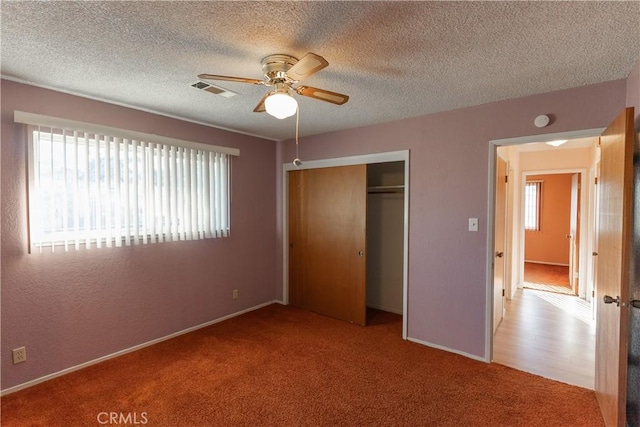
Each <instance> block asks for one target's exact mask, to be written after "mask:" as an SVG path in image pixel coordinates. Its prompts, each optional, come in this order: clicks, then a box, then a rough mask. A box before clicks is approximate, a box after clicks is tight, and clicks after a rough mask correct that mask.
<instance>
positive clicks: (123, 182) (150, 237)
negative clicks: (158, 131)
mask: <svg viewBox="0 0 640 427" xmlns="http://www.w3.org/2000/svg"><path fill="white" fill-rule="evenodd" d="M24 114H27V113H24ZM16 121H17V120H16ZM32 121H37V120H32ZM67 124H68V123H67ZM64 125H65V123H61V125H60V126H52V125H50V124H47V125H42V124H35V125H34V124H30V125H29V126H28V135H29V162H28V167H29V228H30V230H29V231H30V233H29V234H30V241H31V245H32V246H35V247H39V248H40V250H42V247H44V246H47V247H48V246H50V247H51V250H52V251H54V250H55V246H56V245H64V249H65V250H69V248H70V247H75V249H79V248H80V247H86V248H90V247H92V246H95V247H97V248H101V247H103V246H106V247H112V246H116V247H117V246H122V245H132V244H133V245H136V244H148V243H158V242H164V241H176V240H196V239H206V238H215V237H226V236H228V235H229V231H230V218H229V216H230V215H229V209H230V171H231V157H232V155H237V154H239V152H238V151H237V150H234V149H225V148H224V147H213V146H208V145H206V144H196V143H190V144H183V145H181V144H180V143H179V142H180V141H179V140H170V139H169V138H164V137H158V136H154V135H145V134H137V133H133V132H130V133H131V134H132V135H124V136H122V135H120V134H123V133H126V131H122V132H118V130H117V129H102V128H100V129H98V130H101V131H102V130H107V131H111V132H98V131H94V130H88V131H87V130H82V129H78V127H80V128H82V127H83V126H82V125H79V126H76V127H73V126H71V127H69V126H64ZM128 136H132V137H128ZM221 148H222V149H221ZM221 151H226V152H221Z"/></svg>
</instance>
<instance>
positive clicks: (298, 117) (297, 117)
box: [293, 107, 302, 167]
mask: <svg viewBox="0 0 640 427" xmlns="http://www.w3.org/2000/svg"><path fill="white" fill-rule="evenodd" d="M299 119H300V107H298V108H296V158H295V159H293V165H294V166H295V167H300V166H301V165H302V160H300V154H299V152H298V146H299V144H298V122H299Z"/></svg>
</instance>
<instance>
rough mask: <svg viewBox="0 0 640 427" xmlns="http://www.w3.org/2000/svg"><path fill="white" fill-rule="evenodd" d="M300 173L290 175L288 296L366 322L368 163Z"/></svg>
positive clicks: (313, 307) (337, 315)
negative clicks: (293, 264) (293, 282)
mask: <svg viewBox="0 0 640 427" xmlns="http://www.w3.org/2000/svg"><path fill="white" fill-rule="evenodd" d="M296 173H298V174H299V175H298V176H295V177H294V175H290V176H289V190H290V196H289V216H290V218H289V233H290V236H291V237H292V239H291V240H290V248H289V263H290V265H289V275H290V282H289V283H290V285H289V288H290V292H289V298H290V300H291V302H292V304H296V305H299V306H301V307H303V308H306V309H309V310H311V311H314V312H316V313H320V314H324V315H328V316H331V317H335V318H338V319H342V320H346V321H349V322H353V323H357V324H360V325H364V324H365V323H366V254H365V249H366V228H367V224H366V218H367V169H366V165H355V166H340V167H331V168H319V169H307V170H303V171H297V172H296ZM296 185H298V187H296V188H292V186H296ZM292 191H293V192H294V193H295V194H294V196H293V202H292V196H291V192H292ZM296 192H297V193H296ZM296 194H297V196H296ZM296 197H299V200H298V206H296V205H295V202H296ZM292 217H293V219H294V221H293V222H294V223H296V224H292V221H291V219H292ZM292 263H295V264H296V265H295V266H292ZM292 276H293V278H294V280H297V283H295V284H293V286H292V283H291V279H292Z"/></svg>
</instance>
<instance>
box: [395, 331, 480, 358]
mask: <svg viewBox="0 0 640 427" xmlns="http://www.w3.org/2000/svg"><path fill="white" fill-rule="evenodd" d="M407 340H409V341H411V342H415V343H417V344H422V345H426V346H427V347H432V348H437V349H438V350H444V351H447V352H449V353H455V354H458V355H460V356H464V357H468V358H469V359H473V360H477V361H479V362H485V363H489V361H488V360H487V359H485V358H484V357H480V356H476V355H475V354H471V353H466V352H464V351H460V350H454V349H452V348H449V347H445V346H442V345H438V344H433V343H430V342H428V341H422V340H419V339H417V338H411V337H407Z"/></svg>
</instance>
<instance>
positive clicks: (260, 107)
mask: <svg viewBox="0 0 640 427" xmlns="http://www.w3.org/2000/svg"><path fill="white" fill-rule="evenodd" d="M269 95H271V92H267V93H265V94H264V96H263V97H262V99H261V100H260V102H258V105H256V108H254V109H253V112H254V113H264V112H265V111H267V109H266V108H265V106H264V100H265V99H267V97H268V96H269Z"/></svg>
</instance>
